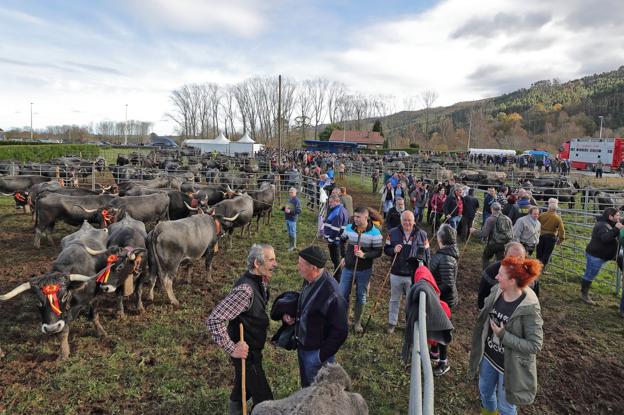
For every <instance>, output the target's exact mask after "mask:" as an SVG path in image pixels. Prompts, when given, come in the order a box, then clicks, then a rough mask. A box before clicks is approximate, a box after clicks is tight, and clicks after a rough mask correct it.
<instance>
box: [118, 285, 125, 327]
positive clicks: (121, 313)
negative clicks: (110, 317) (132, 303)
mask: <svg viewBox="0 0 624 415" xmlns="http://www.w3.org/2000/svg"><path fill="white" fill-rule="evenodd" d="M117 318H118V319H119V320H125V318H126V313H125V312H124V303H123V289H122V288H119V289H117Z"/></svg>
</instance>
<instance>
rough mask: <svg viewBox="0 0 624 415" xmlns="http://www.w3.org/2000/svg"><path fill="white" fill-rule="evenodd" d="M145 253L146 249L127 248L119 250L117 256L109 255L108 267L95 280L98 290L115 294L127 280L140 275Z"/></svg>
mask: <svg viewBox="0 0 624 415" xmlns="http://www.w3.org/2000/svg"><path fill="white" fill-rule="evenodd" d="M145 252H146V249H145V248H132V247H126V248H124V249H118V253H117V254H111V255H109V256H108V257H107V259H106V267H104V269H102V270H101V271H100V272H99V273H98V274H97V276H96V279H95V281H96V283H97V286H98V289H100V290H102V291H103V292H105V293H113V292H115V291H116V290H117V289H118V288H119V287H121V286H122V285H123V284H124V283H125V282H126V279H127V278H129V277H132V276H134V275H138V274H139V273H140V272H141V264H142V262H143V256H144V255H145Z"/></svg>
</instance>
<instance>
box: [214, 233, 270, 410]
mask: <svg viewBox="0 0 624 415" xmlns="http://www.w3.org/2000/svg"><path fill="white" fill-rule="evenodd" d="M276 267H277V261H276V260H275V251H274V250H273V247H272V246H271V245H267V244H254V245H253V246H252V247H251V249H250V250H249V255H248V256H247V271H246V272H245V273H244V274H243V275H242V276H241V277H240V278H239V279H238V281H236V282H235V283H234V288H233V289H232V291H231V292H230V293H229V294H228V295H227V296H226V297H225V298H224V299H223V300H222V301H221V302H220V303H219V304H217V305H216V306H215V308H214V309H213V310H212V313H210V316H209V317H208V320H207V322H206V323H207V325H208V330H209V331H210V333H211V334H212V338H213V340H214V341H215V343H217V345H219V346H220V347H221V348H223V350H224V351H225V352H226V353H227V354H229V355H230V357H231V360H232V365H233V366H234V388H233V389H232V393H231V394H230V401H229V407H228V414H230V415H237V414H242V413H243V400H246V398H247V396H245V397H243V391H246V392H248V394H249V396H250V397H251V398H252V400H253V404H254V405H257V404H258V403H260V402H262V401H266V400H272V399H273V392H271V387H270V386H269V382H268V381H267V378H266V375H265V374H264V369H263V368H262V349H263V348H264V343H265V341H266V335H267V329H268V327H269V317H268V316H267V313H266V303H267V301H268V298H269V294H268V292H269V289H268V284H269V281H270V280H271V276H272V275H273V270H274V269H275V268H276ZM240 324H242V325H243V328H244V330H243V331H244V336H243V338H242V339H241V335H240V333H241V331H240ZM243 361H246V364H245V365H244V367H245V376H244V377H243V374H242V366H243V365H242V362H243ZM243 379H245V384H244V385H243V384H242V380H243Z"/></svg>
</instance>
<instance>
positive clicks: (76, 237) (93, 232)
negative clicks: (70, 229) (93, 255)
mask: <svg viewBox="0 0 624 415" xmlns="http://www.w3.org/2000/svg"><path fill="white" fill-rule="evenodd" d="M108 235H109V234H108V229H107V228H102V229H98V228H94V227H93V226H91V224H90V223H89V222H87V221H86V220H85V221H84V222H82V226H81V227H80V229H78V230H77V231H76V232H74V233H72V234H69V235H67V236H65V237H63V239H61V250H63V249H65V248H66V247H67V246H68V245H69V244H71V243H74V242H82V243H86V244H88V243H89V242H92V241H94V242H95V244H93V245H89V246H90V248H91V249H93V250H98V249H101V248H102V247H104V246H106V241H107V240H108Z"/></svg>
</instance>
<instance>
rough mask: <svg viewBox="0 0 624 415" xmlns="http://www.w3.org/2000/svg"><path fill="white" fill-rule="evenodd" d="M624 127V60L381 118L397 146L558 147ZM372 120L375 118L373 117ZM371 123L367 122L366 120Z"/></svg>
mask: <svg viewBox="0 0 624 415" xmlns="http://www.w3.org/2000/svg"><path fill="white" fill-rule="evenodd" d="M600 116H603V117H604V119H603V136H604V137H607V136H613V135H622V133H624V66H621V67H620V68H619V69H617V70H614V71H610V72H605V73H601V74H594V75H591V76H586V77H584V78H581V79H575V80H572V81H568V82H565V83H561V82H559V81H558V80H556V79H554V80H542V81H538V82H535V83H534V84H532V85H531V86H530V87H529V88H522V89H519V90H517V91H514V92H511V93H508V94H504V95H500V96H497V97H492V98H487V99H482V100H478V101H467V102H460V103H457V104H454V105H451V106H447V107H435V108H430V109H428V110H427V109H423V110H419V111H402V112H398V113H395V114H392V115H388V116H386V117H384V118H382V119H381V121H382V125H383V131H384V133H385V135H386V137H387V138H388V140H389V143H390V146H391V147H407V146H408V145H409V144H413V143H418V144H419V145H421V146H424V147H425V148H432V149H437V150H446V149H449V150H450V149H460V148H466V147H467V145H468V136H469V135H470V141H471V142H470V146H471V147H483V146H502V147H509V148H516V149H524V148H533V147H546V148H551V149H553V150H555V149H557V148H558V147H559V146H560V145H561V143H562V142H563V141H566V140H568V139H569V138H571V137H574V136H596V137H597V136H598V135H599V129H600ZM367 121H368V123H369V124H370V125H371V126H372V124H373V122H374V121H375V119H369V120H367ZM365 125H366V124H365Z"/></svg>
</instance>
